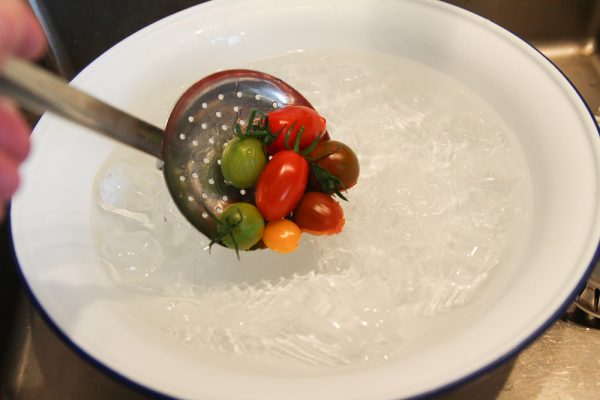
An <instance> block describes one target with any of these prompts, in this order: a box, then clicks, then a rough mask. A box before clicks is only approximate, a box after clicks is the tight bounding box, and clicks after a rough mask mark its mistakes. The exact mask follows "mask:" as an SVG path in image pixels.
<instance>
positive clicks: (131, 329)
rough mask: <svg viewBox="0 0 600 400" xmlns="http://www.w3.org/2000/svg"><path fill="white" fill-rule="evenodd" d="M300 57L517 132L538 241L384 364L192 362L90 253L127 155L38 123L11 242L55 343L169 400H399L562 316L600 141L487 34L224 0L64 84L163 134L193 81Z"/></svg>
mask: <svg viewBox="0 0 600 400" xmlns="http://www.w3.org/2000/svg"><path fill="white" fill-rule="evenodd" d="M295 49H364V50H377V51H383V52H387V53H391V54H398V55H400V56H402V57H406V58H410V59H413V60H416V61H418V62H420V63H423V64H425V65H428V66H431V67H433V68H435V69H437V70H439V71H441V72H444V73H446V74H448V75H450V76H452V77H454V78H456V79H457V80H460V81H462V82H463V83H464V84H466V85H468V86H469V87H471V88H472V89H473V90H474V91H476V92H477V93H478V94H479V95H481V96H482V97H483V98H484V99H485V100H486V101H487V102H489V103H490V104H491V105H492V106H493V107H495V109H496V110H497V111H498V113H499V114H500V115H501V116H502V117H503V118H504V119H505V120H506V122H507V123H508V124H509V125H510V126H511V127H512V129H513V130H514V131H515V132H516V133H517V135H518V140H519V142H520V144H521V145H522V147H523V150H524V152H525V155H526V158H527V162H528V163H529V167H530V171H531V175H532V181H533V194H534V206H533V209H534V214H533V215H532V219H533V228H532V233H531V235H530V238H529V241H528V243H527V245H526V246H525V247H526V251H525V253H524V254H522V255H520V259H519V264H518V268H516V269H507V270H506V271H498V273H497V274H495V276H494V279H493V280H491V281H490V282H489V283H488V285H487V289H488V290H487V291H486V293H485V294H484V295H483V297H482V298H481V299H479V300H478V301H476V302H474V303H473V304H470V305H469V306H467V307H465V308H464V309H462V310H461V311H459V312H456V313H453V314H452V317H451V318H447V319H446V320H444V321H443V322H444V324H445V325H444V326H445V328H444V329H443V330H438V331H434V332H429V333H428V336H427V342H424V343H422V345H420V346H415V348H411V349H408V350H407V351H405V352H404V354H403V356H402V357H399V358H397V359H394V360H392V361H389V362H387V363H384V364H381V365H379V366H373V367H363V368H347V369H343V370H332V371H329V372H327V371H318V373H317V372H315V371H311V370H310V369H307V370H306V371H299V372H296V373H289V372H286V371H285V370H282V371H277V370H276V369H271V370H269V369H268V368H265V369H264V371H263V370H260V371H258V370H251V369H249V368H246V367H244V366H243V365H233V364H232V363H231V360H230V359H228V358H223V359H220V358H219V357H218V356H216V355H204V356H199V355H198V354H196V353H194V352H191V351H189V349H188V348H186V346H185V345H184V344H178V343H176V342H174V341H167V340H165V338H164V337H163V336H161V335H159V334H157V333H155V332H152V330H149V329H148V327H147V326H145V325H144V324H143V323H142V322H141V321H139V320H136V319H135V318H131V315H130V312H131V310H132V308H131V307H132V304H131V299H130V298H129V297H128V296H127V295H126V294H124V292H123V291H120V290H119V289H118V288H116V286H115V285H114V283H113V282H112V281H111V280H110V279H109V277H108V276H107V274H106V271H105V270H104V268H103V267H102V266H101V264H100V261H99V258H98V255H97V253H96V251H95V249H94V243H93V236H92V228H93V227H92V226H91V214H92V207H93V204H92V200H91V197H92V192H93V183H94V178H95V176H96V174H97V172H98V169H99V168H100V166H101V165H102V163H103V162H104V161H105V160H106V158H107V157H108V156H109V155H110V154H112V153H113V152H114V150H115V147H117V146H120V145H117V144H115V143H113V142H111V141H109V140H106V139H104V138H101V137H99V136H97V135H93V134H89V133H87V132H84V130H83V129H82V128H80V127H77V126H74V125H72V124H69V123H66V122H63V121H61V120H58V119H55V118H52V117H48V116H46V117H44V118H43V119H42V120H41V122H40V123H39V124H38V126H37V127H36V129H35V133H34V136H33V142H34V149H33V153H32V155H31V157H30V159H29V161H28V162H27V165H26V166H25V168H24V171H23V173H24V177H23V186H22V188H21V190H20V191H19V193H18V195H17V196H16V197H15V199H14V202H13V208H12V226H13V235H14V241H15V248H16V253H17V257H18V260H19V263H20V267H21V269H22V273H23V275H24V276H25V278H26V281H27V284H28V285H29V287H30V289H31V291H32V293H33V295H34V297H35V298H36V300H37V301H38V302H39V303H40V304H41V306H42V308H43V310H44V311H45V312H46V313H47V315H48V316H49V317H50V319H51V320H52V321H53V322H54V323H55V324H56V326H57V327H58V328H59V329H60V331H62V332H63V333H64V334H65V335H66V337H68V338H69V339H70V341H72V342H73V343H74V344H75V345H76V346H78V347H79V348H80V349H82V350H83V351H84V352H85V353H86V354H88V355H89V356H91V357H92V358H94V359H95V360H97V361H98V362H100V363H101V364H103V365H105V366H107V367H108V368H109V369H111V370H113V371H115V372H117V373H118V374H120V375H122V376H124V377H125V378H127V379H130V380H132V381H134V382H136V383H138V384H140V385H142V386H145V387H147V388H150V389H151V390H155V391H158V392H161V393H165V394H169V395H172V396H175V397H182V398H203V399H205V398H223V399H236V398H262V399H279V398H287V399H306V398H324V399H334V398H345V399H392V398H402V397H409V396H413V395H418V394H422V393H427V392H430V391H433V390H436V389H439V388H441V387H445V386H447V385H449V384H452V383H453V382H456V381H459V380H461V379H463V378H465V377H468V376H472V375H473V374H476V373H477V372H479V371H481V370H483V369H486V368H487V367H489V366H490V365H493V364H494V363H495V362H497V361H499V360H501V359H503V358H505V357H506V356H508V355H510V354H512V353H513V352H514V351H515V350H517V349H519V348H520V347H521V346H523V345H524V343H526V342H527V341H529V340H531V339H532V338H533V337H534V336H535V335H536V334H537V333H539V332H540V329H542V328H543V327H544V326H547V324H548V323H550V321H552V320H553V319H554V318H556V317H557V315H558V313H559V312H560V310H561V308H562V307H564V306H565V304H567V303H568V301H569V299H570V298H571V296H572V295H573V293H574V292H575V290H576V288H577V286H578V285H580V283H581V282H582V279H583V277H584V275H585V274H586V272H587V271H588V268H589V263H590V261H591V260H592V257H593V255H594V252H595V250H596V246H597V243H598V239H599V236H600V225H599V222H600V218H599V216H598V211H599V209H600V205H599V201H598V183H599V177H600V160H599V158H600V157H599V156H600V145H599V141H598V131H597V128H596V125H595V123H594V120H593V119H592V117H591V115H590V113H589V112H588V110H587V109H586V107H585V105H584V104H583V102H582V101H581V99H580V97H579V96H578V94H577V93H576V91H575V90H574V89H573V88H572V87H571V85H570V84H569V83H568V82H567V81H566V80H565V79H564V78H563V76H562V75H561V73H560V72H559V71H558V70H557V69H555V68H554V67H553V66H552V65H551V64H550V63H549V62H548V61H547V60H545V59H544V57H542V56H541V55H540V54H539V53H537V52H536V51H535V50H534V49H532V48H531V47H530V46H528V45H527V44H525V43H523V42H522V41H521V40H519V39H518V38H516V37H514V36H513V35H511V34H510V33H508V32H506V31H504V30H502V29H500V28H498V27H497V26H495V25H494V24H492V23H490V22H488V21H486V20H484V19H482V18H479V17H477V16H474V15H472V14H470V13H467V12H464V11H462V10H460V9H458V8H454V7H451V6H448V5H446V4H444V3H441V2H436V1H417V0H406V1H400V0H396V1H394V0H375V1H373V0H371V1H348V0H332V1H323V0H298V1H285V2H284V1H276V0H247V1H240V0H220V1H214V2H210V3H207V4H204V5H201V6H198V7H195V8H192V9H189V10H187V11H184V12H182V13H179V14H177V15H174V16H172V17H170V18H167V19H166V20H163V21H160V22H158V23H156V24H154V25H152V26H150V27H148V28H146V29H144V30H142V31H141V32H139V33H137V34H135V35H133V36H132V37H130V38H128V39H127V40H125V41H124V42H122V43H120V44H119V45H117V46H116V47H115V48H113V49H111V50H110V51H108V52H107V53H106V54H104V55H103V56H102V57H100V58H99V59H98V60H96V61H95V62H94V63H93V64H92V65H91V66H89V67H88V68H86V69H85V71H83V72H82V73H81V74H80V75H79V76H78V77H77V78H76V79H75V80H74V84H75V85H76V86H78V87H80V88H83V89H85V90H87V91H89V92H90V93H93V94H95V95H96V96H98V97H100V98H101V99H104V100H106V101H109V102H110V103H112V104H114V105H116V106H118V107H121V108H122V109H124V110H127V111H129V112H131V113H133V114H135V115H137V116H139V117H141V118H144V119H146V120H148V121H149V122H152V123H154V124H157V125H159V126H164V124H165V122H166V119H167V116H168V113H169V111H170V109H171V107H172V105H173V104H174V102H175V101H176V99H177V98H178V96H179V95H180V94H181V93H182V92H183V90H184V89H185V88H187V87H188V86H189V85H190V84H191V83H193V82H194V81H195V80H197V79H198V78H200V77H202V76H205V75H207V74H209V73H211V72H214V71H215V70H217V69H224V68H227V67H230V66H234V65H238V64H240V63H244V62H248V61H251V60H253V59H256V58H259V57H263V56H269V55H277V54H281V53H282V52H285V51H289V50H295ZM407 329H411V328H410V327H408V328H407ZM414 329H418V327H414Z"/></svg>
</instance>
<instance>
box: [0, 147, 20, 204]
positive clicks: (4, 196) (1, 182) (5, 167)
mask: <svg viewBox="0 0 600 400" xmlns="http://www.w3.org/2000/svg"><path fill="white" fill-rule="evenodd" d="M18 187H19V167H18V163H17V162H16V161H15V160H14V159H13V158H12V157H10V156H8V155H7V154H6V153H4V152H2V151H0V202H4V201H6V200H8V199H10V197H11V196H12V195H13V194H14V193H15V192H16V191H17V188H18Z"/></svg>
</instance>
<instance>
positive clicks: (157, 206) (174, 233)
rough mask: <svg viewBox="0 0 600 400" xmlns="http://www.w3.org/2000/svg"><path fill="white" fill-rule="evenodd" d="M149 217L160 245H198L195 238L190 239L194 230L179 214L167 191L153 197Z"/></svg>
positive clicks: (193, 234)
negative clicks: (153, 200)
mask: <svg viewBox="0 0 600 400" xmlns="http://www.w3.org/2000/svg"><path fill="white" fill-rule="evenodd" d="M150 217H151V220H150V224H151V226H152V227H153V228H154V229H155V233H156V236H157V237H158V238H159V239H160V241H161V243H164V244H166V245H170V246H174V247H181V246H184V245H195V246H197V245H198V242H197V240H196V238H192V236H195V233H197V231H196V229H195V228H194V227H193V226H192V224H191V223H190V222H188V220H187V219H186V218H185V217H184V216H183V215H182V214H181V211H179V209H178V208H177V206H176V205H175V203H174V202H173V198H172V197H171V195H170V193H169V192H168V191H167V190H164V191H162V192H160V193H159V195H158V196H156V197H155V202H154V205H153V207H152V212H151V215H150Z"/></svg>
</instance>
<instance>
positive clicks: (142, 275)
mask: <svg viewBox="0 0 600 400" xmlns="http://www.w3.org/2000/svg"><path fill="white" fill-rule="evenodd" d="M101 257H102V260H103V261H104V262H105V263H106V264H107V265H108V266H109V268H110V270H111V272H112V275H113V278H114V279H115V280H116V281H117V282H120V283H136V282H142V281H148V282H150V281H151V280H152V279H153V278H155V277H156V275H157V273H158V272H159V271H160V270H161V268H162V266H163V263H164V259H165V256H164V254H163V250H162V248H161V246H160V244H159V243H158V241H157V240H156V239H155V238H154V236H153V235H152V234H151V233H150V232H148V231H146V230H139V231H136V232H133V233H130V232H127V233H124V234H121V235H114V236H111V237H109V238H108V239H107V240H106V242H105V243H104V246H103V247H102V251H101Z"/></svg>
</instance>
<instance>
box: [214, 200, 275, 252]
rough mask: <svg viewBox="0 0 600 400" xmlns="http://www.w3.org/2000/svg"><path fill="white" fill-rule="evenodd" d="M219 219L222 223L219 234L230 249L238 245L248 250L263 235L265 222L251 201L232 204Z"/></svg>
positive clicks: (241, 248)
mask: <svg viewBox="0 0 600 400" xmlns="http://www.w3.org/2000/svg"><path fill="white" fill-rule="evenodd" d="M219 220H220V221H221V224H219V227H218V228H217V234H218V235H219V236H220V237H221V243H223V245H225V246H227V247H229V248H230V249H235V248H236V245H237V249H238V250H248V249H249V248H251V247H252V246H254V245H255V244H256V243H258V241H259V240H260V239H261V238H262V236H263V231H264V227H265V222H264V220H263V217H262V215H260V212H259V211H258V209H257V208H256V207H254V205H252V204H250V203H243V202H240V203H233V204H230V205H229V206H228V207H227V208H225V210H223V212H222V213H221V215H220V216H219ZM232 236H233V237H232ZM234 238H235V242H234Z"/></svg>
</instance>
